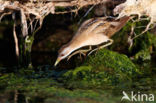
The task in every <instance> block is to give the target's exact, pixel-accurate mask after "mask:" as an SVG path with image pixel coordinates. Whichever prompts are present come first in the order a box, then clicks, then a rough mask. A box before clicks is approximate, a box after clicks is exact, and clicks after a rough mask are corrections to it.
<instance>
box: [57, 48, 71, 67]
mask: <svg viewBox="0 0 156 103" xmlns="http://www.w3.org/2000/svg"><path fill="white" fill-rule="evenodd" d="M71 52H72V51H71V49H70V47H68V46H66V45H64V46H63V47H62V48H61V49H60V50H59V51H58V57H57V60H56V62H55V64H54V66H56V65H57V64H58V63H59V62H60V61H61V60H63V59H65V58H66V57H67V56H69V54H70V53H71Z"/></svg>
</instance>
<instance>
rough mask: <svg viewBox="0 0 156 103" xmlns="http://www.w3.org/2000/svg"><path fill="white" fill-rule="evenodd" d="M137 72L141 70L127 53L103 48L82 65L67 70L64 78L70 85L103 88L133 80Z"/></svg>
mask: <svg viewBox="0 0 156 103" xmlns="http://www.w3.org/2000/svg"><path fill="white" fill-rule="evenodd" d="M136 74H139V70H138V69H137V67H136V66H135V65H134V64H133V62H132V61H131V60H130V59H129V58H128V57H127V56H126V55H123V54H119V53H116V52H113V51H110V50H107V49H102V50H100V51H98V52H97V53H96V55H91V56H89V58H87V60H86V61H85V63H84V64H83V65H82V66H80V67H77V68H75V69H74V70H70V71H68V72H66V73H65V74H64V75H63V79H64V82H65V83H66V84H67V86H68V87H73V88H74V87H76V88H77V87H78V88H88V87H91V88H92V87H95V88H101V87H104V86H106V85H111V86H116V85H117V84H120V83H122V82H126V81H128V82H131V81H132V77H133V76H134V75H136Z"/></svg>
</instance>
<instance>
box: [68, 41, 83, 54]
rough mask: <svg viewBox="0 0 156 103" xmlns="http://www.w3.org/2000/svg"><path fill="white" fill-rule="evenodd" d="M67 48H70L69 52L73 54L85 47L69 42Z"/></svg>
mask: <svg viewBox="0 0 156 103" xmlns="http://www.w3.org/2000/svg"><path fill="white" fill-rule="evenodd" d="M67 47H68V49H69V52H70V53H72V52H74V51H75V50H77V49H79V48H81V47H83V46H82V45H81V44H80V43H72V42H69V43H68V44H67Z"/></svg>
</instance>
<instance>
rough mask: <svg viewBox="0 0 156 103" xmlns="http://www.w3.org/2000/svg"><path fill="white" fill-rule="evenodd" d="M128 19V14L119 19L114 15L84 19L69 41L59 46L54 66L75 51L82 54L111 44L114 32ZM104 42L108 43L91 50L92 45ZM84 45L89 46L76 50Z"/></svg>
mask: <svg viewBox="0 0 156 103" xmlns="http://www.w3.org/2000/svg"><path fill="white" fill-rule="evenodd" d="M129 20H130V17H129V16H124V17H122V18H120V19H116V18H115V17H97V18H91V19H89V20H87V21H85V22H84V23H82V25H81V26H80V27H79V29H78V31H77V32H76V34H75V35H74V36H73V38H72V39H71V41H70V42H69V43H67V44H65V45H63V46H62V47H61V48H60V50H59V51H58V57H57V59H56V62H55V64H54V66H57V64H58V63H59V62H60V61H61V60H63V59H65V58H67V57H68V58H70V57H71V56H73V55H75V54H77V53H81V54H84V53H87V52H89V51H91V52H90V53H92V52H93V51H95V50H97V49H101V48H104V47H106V46H109V45H111V44H112V43H113V40H112V39H111V37H112V36H113V35H114V34H115V33H116V32H118V31H119V30H120V29H121V28H122V27H123V26H124V25H125V24H126V23H127V22H128V21H129ZM105 42H108V43H107V44H105V45H102V46H100V47H99V48H96V49H94V50H92V46H96V45H100V44H103V43H105ZM85 46H89V49H88V50H79V51H76V50H78V49H80V48H82V47H85ZM74 51H76V52H74ZM73 52H74V53H73ZM72 53H73V54H72ZM90 53H89V54H90Z"/></svg>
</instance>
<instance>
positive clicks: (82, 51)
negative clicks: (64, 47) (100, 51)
mask: <svg viewBox="0 0 156 103" xmlns="http://www.w3.org/2000/svg"><path fill="white" fill-rule="evenodd" d="M90 50H92V47H91V46H89V49H86V50H78V51H76V52H74V53H72V54H71V55H69V56H68V58H67V60H69V59H70V58H71V57H72V56H74V55H76V54H78V53H80V54H82V55H84V56H85V55H86V54H85V53H87V52H88V51H90Z"/></svg>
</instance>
